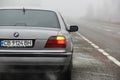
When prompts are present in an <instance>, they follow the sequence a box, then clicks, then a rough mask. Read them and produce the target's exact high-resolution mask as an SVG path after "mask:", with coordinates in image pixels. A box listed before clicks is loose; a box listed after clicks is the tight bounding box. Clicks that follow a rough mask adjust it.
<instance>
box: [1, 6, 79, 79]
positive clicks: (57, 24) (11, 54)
mask: <svg viewBox="0 0 120 80" xmlns="http://www.w3.org/2000/svg"><path fill="white" fill-rule="evenodd" d="M76 31H78V26H76V25H70V26H69V28H68V27H67V26H66V23H65V21H64V20H63V17H62V16H61V14H60V12H58V11H55V10H51V9H39V8H0V65H1V64H2V65H5V66H6V65H7V66H8V69H15V70H14V71H15V72H17V71H19V72H20V71H22V72H29V73H30V72H42V71H50V70H52V71H54V72H60V74H61V76H62V77H61V78H62V80H71V70H72V55H73V43H72V39H71V35H70V33H71V32H76ZM30 66H31V67H30ZM21 68H22V69H21ZM28 68H29V69H28ZM8 69H7V70H6V71H9V70H8ZM30 69H33V70H32V71H31V70H30ZM4 70H5V69H4ZM14 71H13V72H14Z"/></svg>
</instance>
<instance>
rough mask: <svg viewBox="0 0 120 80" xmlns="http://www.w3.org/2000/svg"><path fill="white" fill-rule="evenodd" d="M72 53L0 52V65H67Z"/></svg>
mask: <svg viewBox="0 0 120 80" xmlns="http://www.w3.org/2000/svg"><path fill="white" fill-rule="evenodd" d="M71 56H72V53H35V52H34V53H32V52H31V53H29V54H28V53H27V54H26V53H0V65H68V64H69V62H70V60H71Z"/></svg>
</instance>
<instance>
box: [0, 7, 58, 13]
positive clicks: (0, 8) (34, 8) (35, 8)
mask: <svg viewBox="0 0 120 80" xmlns="http://www.w3.org/2000/svg"><path fill="white" fill-rule="evenodd" d="M3 9H31V10H32V9H33V10H47V11H54V12H56V13H58V11H57V10H55V9H50V8H41V7H0V10H3Z"/></svg>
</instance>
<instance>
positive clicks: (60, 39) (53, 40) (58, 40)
mask: <svg viewBox="0 0 120 80" xmlns="http://www.w3.org/2000/svg"><path fill="white" fill-rule="evenodd" d="M45 48H66V39H65V37H64V36H52V37H50V38H49V39H48V41H47V43H46V45H45Z"/></svg>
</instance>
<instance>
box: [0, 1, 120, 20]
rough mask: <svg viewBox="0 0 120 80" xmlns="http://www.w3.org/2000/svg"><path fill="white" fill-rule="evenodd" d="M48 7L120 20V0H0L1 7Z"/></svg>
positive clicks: (73, 15)
mask: <svg viewBox="0 0 120 80" xmlns="http://www.w3.org/2000/svg"><path fill="white" fill-rule="evenodd" d="M6 6H10V7H12V6H17V7H19V6H21V7H29V6H32V7H48V8H54V9H57V10H58V11H60V12H61V13H62V14H63V15H64V16H67V17H70V18H76V19H92V20H102V21H109V22H120V0H0V7H6Z"/></svg>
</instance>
